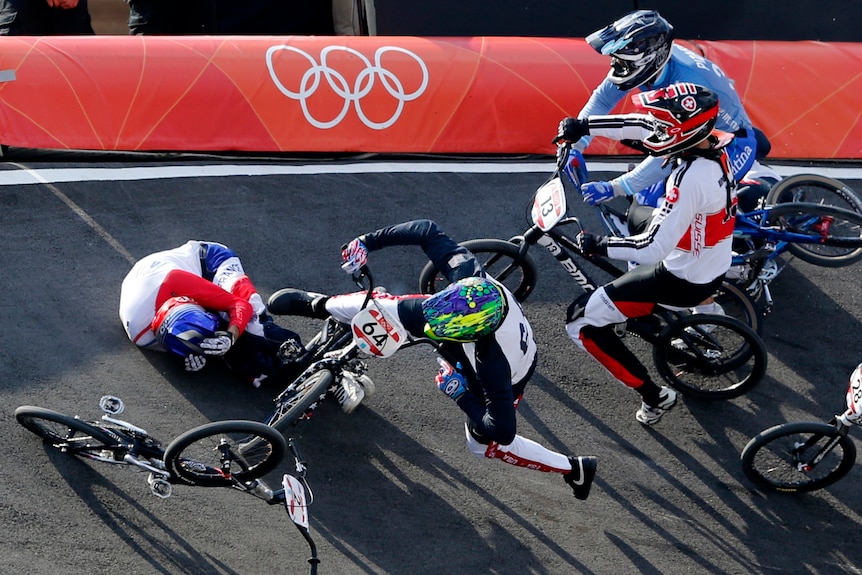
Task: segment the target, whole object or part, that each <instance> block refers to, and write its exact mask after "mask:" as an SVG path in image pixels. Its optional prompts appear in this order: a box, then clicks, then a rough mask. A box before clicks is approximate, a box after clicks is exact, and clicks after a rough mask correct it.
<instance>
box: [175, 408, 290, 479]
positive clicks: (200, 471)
mask: <svg viewBox="0 0 862 575" xmlns="http://www.w3.org/2000/svg"><path fill="white" fill-rule="evenodd" d="M250 439H254V440H255V441H256V446H255V448H254V449H247V450H244V451H242V452H240V450H239V449H238V445H240V444H246V443H248V441H249V440H250ZM285 453H287V441H286V440H285V439H284V436H283V435H282V434H281V433H279V432H278V431H277V430H275V429H273V428H272V427H270V426H268V425H265V424H263V423H260V422H259V421H241V420H235V421H216V422H214V423H208V424H206V425H202V426H200V427H196V428H194V429H190V430H189V431H186V432H185V433H183V434H181V435H179V436H177V437H176V439H174V440H173V441H171V443H170V444H169V445H168V447H167V449H165V467H166V468H167V470H168V471H169V472H170V474H171V477H172V478H173V479H174V480H176V481H178V482H180V483H185V484H187V485H197V486H200V487H230V486H231V485H235V484H236V483H237V482H239V483H244V482H246V481H252V480H253V479H257V478H258V477H262V476H264V475H266V474H267V473H269V472H270V471H272V470H273V469H275V468H276V466H278V464H279V463H281V460H282V459H283V458H284V455H285Z"/></svg>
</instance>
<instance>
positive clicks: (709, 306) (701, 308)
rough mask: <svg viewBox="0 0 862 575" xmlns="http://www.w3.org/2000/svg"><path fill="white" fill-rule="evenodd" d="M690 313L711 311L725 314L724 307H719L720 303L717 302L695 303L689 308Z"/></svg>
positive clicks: (715, 313)
mask: <svg viewBox="0 0 862 575" xmlns="http://www.w3.org/2000/svg"><path fill="white" fill-rule="evenodd" d="M690 310H691V313H711V314H714V315H727V314H726V313H724V308H723V307H721V304H719V303H718V302H712V303H705V304H702V305H696V306H694V307H693V308H690Z"/></svg>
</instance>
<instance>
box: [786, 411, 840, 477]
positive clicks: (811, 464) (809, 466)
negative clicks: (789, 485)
mask: <svg viewBox="0 0 862 575" xmlns="http://www.w3.org/2000/svg"><path fill="white" fill-rule="evenodd" d="M840 427H841V424H840V423H839V428H840ZM839 431H841V429H839ZM846 433H847V428H846V427H844V428H843V433H839V434H838V435H836V436H834V437H833V438H832V439H830V440H829V441H828V442H827V443H826V445H824V446H823V447H822V448H820V449H819V450H818V451H817V453H816V454H815V455H814V457H813V458H811V459H808V460H799V459H798V458H799V457H801V456H802V454H803V453H804V452H805V450H807V449H808V448H809V447H811V446H813V445H815V444H816V443H817V442H818V441H820V439H821V438H822V437H823V436H822V435H814V436H812V437H811V438H810V439H808V441H802V442H798V443H794V445H793V455H794V458H795V459H797V461H796V470H797V471H801V472H803V473H808V472H810V471H812V470H813V469H814V468H815V467H817V464H818V463H820V462H821V461H823V458H824V457H826V456H827V455H829V453H830V452H831V451H832V450H833V449H834V448H835V446H836V445H838V442H839V441H841V438H842V437H843V436H844V435H845V434H846Z"/></svg>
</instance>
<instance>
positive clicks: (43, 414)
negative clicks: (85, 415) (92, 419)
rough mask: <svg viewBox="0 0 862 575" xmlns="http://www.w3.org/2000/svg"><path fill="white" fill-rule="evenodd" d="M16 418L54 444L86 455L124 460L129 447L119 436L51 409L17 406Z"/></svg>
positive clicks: (108, 460)
mask: <svg viewBox="0 0 862 575" xmlns="http://www.w3.org/2000/svg"><path fill="white" fill-rule="evenodd" d="M15 419H17V420H18V423H20V424H21V425H23V426H24V427H25V428H27V429H28V430H30V431H32V432H33V433H35V434H36V435H38V436H39V437H41V438H42V439H43V440H45V442H47V443H49V444H50V445H51V446H52V447H55V448H57V449H59V450H60V451H63V452H65V453H69V454H72V455H77V456H79V457H84V458H86V459H96V460H100V461H107V462H116V461H122V455H123V454H125V453H126V452H127V451H128V448H126V447H124V446H123V442H122V441H121V440H120V439H119V438H118V437H116V436H113V435H111V434H109V433H107V432H105V431H102V430H101V429H99V428H98V427H95V426H94V425H92V424H90V423H87V422H85V421H82V420H80V419H78V418H76V417H72V416H70V415H66V414H64V413H60V412H57V411H53V410H51V409H45V408H43V407H34V406H32V405H22V406H20V407H19V408H17V409H16V410H15Z"/></svg>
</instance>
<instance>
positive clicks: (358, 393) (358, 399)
mask: <svg viewBox="0 0 862 575" xmlns="http://www.w3.org/2000/svg"><path fill="white" fill-rule="evenodd" d="M335 398H336V399H337V400H338V403H340V404H341V409H342V410H344V413H351V412H352V411H353V410H354V409H356V408H357V407H359V404H360V403H362V400H363V399H365V390H364V389H362V386H361V385H359V383H357V381H356V379H355V378H354V377H353V375H352V374H350V373H348V372H346V371H345V372H343V373H342V374H341V385H340V386H338V389H336V390H335Z"/></svg>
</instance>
